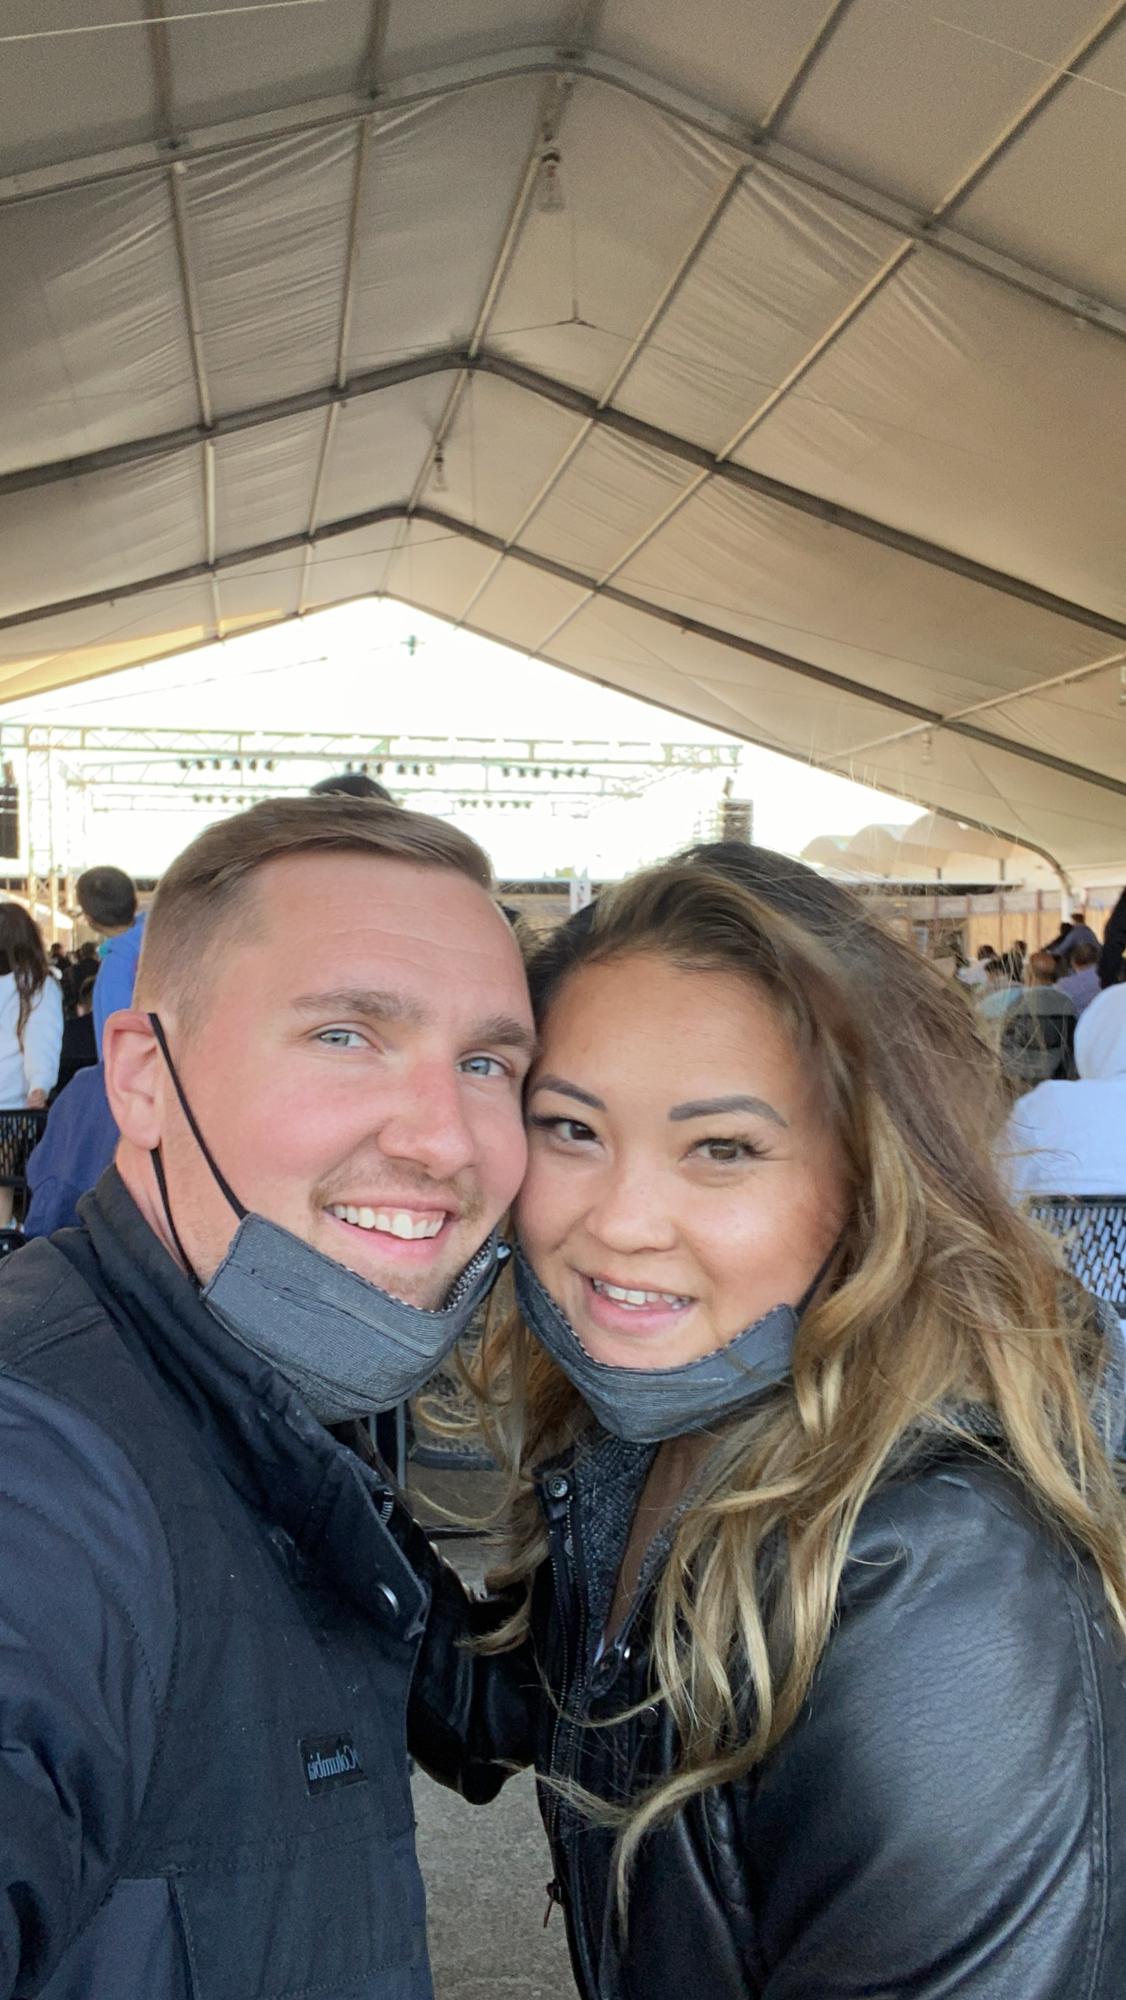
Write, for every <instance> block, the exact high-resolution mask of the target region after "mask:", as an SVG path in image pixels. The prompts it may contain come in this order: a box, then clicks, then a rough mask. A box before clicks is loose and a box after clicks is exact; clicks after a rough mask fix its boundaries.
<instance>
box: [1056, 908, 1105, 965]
mask: <svg viewBox="0 0 1126 2000" xmlns="http://www.w3.org/2000/svg"><path fill="white" fill-rule="evenodd" d="M1077 944H1093V945H1094V947H1095V950H1096V952H1097V951H1098V949H1099V941H1098V938H1097V937H1096V936H1095V933H1094V931H1093V930H1092V929H1091V926H1090V924H1089V923H1088V922H1087V912H1086V911H1085V910H1073V911H1072V912H1071V916H1070V919H1069V920H1068V921H1067V922H1066V923H1064V924H1061V925H1060V929H1059V933H1058V935H1057V936H1056V937H1054V938H1053V939H1052V941H1051V943H1050V944H1046V945H1045V946H1044V950H1045V951H1046V952H1050V953H1051V956H1052V957H1053V958H1054V959H1055V960H1056V961H1057V963H1058V965H1059V967H1060V969H1061V971H1063V972H1067V971H1068V970H1069V968H1070V966H1071V960H1072V954H1073V952H1074V950H1075V947H1076V945H1077Z"/></svg>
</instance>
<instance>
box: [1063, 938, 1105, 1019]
mask: <svg viewBox="0 0 1126 2000" xmlns="http://www.w3.org/2000/svg"><path fill="white" fill-rule="evenodd" d="M1098 967H1099V946H1098V945H1097V944H1092V943H1090V942H1089V941H1088V940H1087V939H1086V938H1080V939H1079V942H1078V944H1075V945H1073V946H1072V948H1071V971H1070V972H1065V974H1064V976H1063V978H1062V979H1057V981H1056V992H1057V993H1066V995H1067V997H1068V999H1069V1000H1071V1001H1073V1002H1074V1005H1075V1011H1076V1013H1077V1014H1082V1012H1083V1010H1084V1008H1085V1007H1089V1006H1090V1004H1091V1002H1092V1000H1096V999H1097V998H1098V996H1099V994H1100V993H1101V992H1102V987H1101V986H1100V984H1099V971H1098Z"/></svg>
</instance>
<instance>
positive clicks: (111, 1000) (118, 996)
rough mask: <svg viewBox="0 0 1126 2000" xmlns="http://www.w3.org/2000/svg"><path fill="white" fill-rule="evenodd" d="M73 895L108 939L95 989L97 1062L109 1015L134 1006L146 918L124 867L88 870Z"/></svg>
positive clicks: (86, 914) (87, 915)
mask: <svg viewBox="0 0 1126 2000" xmlns="http://www.w3.org/2000/svg"><path fill="white" fill-rule="evenodd" d="M74 893H75V896H76V897H77V899H78V906H79V908H80V910H81V911H82V914H83V916H84V917H85V919H86V921H87V923H88V924H92V925H93V928H94V929H95V930H96V931H100V932H101V934H102V936H103V937H104V938H106V939H107V943H106V946H105V949H104V951H103V953H102V961H101V965H100V967H99V968H98V978H97V983H96V985H95V987H94V1038H95V1040H96V1042H97V1045H98V1057H99V1060H100V1058H101V1055H102V1042H103V1039H104V1031H105V1025H106V1022H107V1020H108V1019H109V1016H110V1015H111V1014H113V1013H116V1011H117V1009H118V1008H119V1007H130V1006H132V1004H133V986H134V982H135V980H136V977H137V961H138V959H139V958H140V955H141V939H142V937H143V936H144V929H145V919H144V914H143V912H142V913H141V914H140V915H138V912H137V891H136V889H135V888H134V886H133V882H132V879H131V877H130V876H128V875H127V874H126V873H125V870H124V869H123V868H109V867H106V868H87V869H86V871H85V873H84V874H82V875H80V876H79V878H78V880H77V882H76V883H75V885H74Z"/></svg>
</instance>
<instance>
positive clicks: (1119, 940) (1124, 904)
mask: <svg viewBox="0 0 1126 2000" xmlns="http://www.w3.org/2000/svg"><path fill="white" fill-rule="evenodd" d="M1124 958H1126V889H1123V891H1122V894H1121V895H1120V896H1119V898H1118V901H1117V902H1116V904H1115V906H1114V908H1113V910H1112V911H1111V913H1110V915H1109V917H1108V918H1107V920H1106V929H1105V931H1104V932H1103V942H1102V949H1101V950H1100V952H1099V985H1100V986H1117V985H1118V983H1119V980H1120V979H1121V978H1122V964H1123V959H1124Z"/></svg>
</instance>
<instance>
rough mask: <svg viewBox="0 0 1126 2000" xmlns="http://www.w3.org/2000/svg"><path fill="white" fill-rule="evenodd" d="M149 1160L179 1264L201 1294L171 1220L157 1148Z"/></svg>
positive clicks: (170, 1207)
mask: <svg viewBox="0 0 1126 2000" xmlns="http://www.w3.org/2000/svg"><path fill="white" fill-rule="evenodd" d="M149 1158H150V1160H151V1161H152V1170H153V1173H154V1174H155V1175H156V1184H157V1187H158V1188H159V1189H160V1199H161V1203H162V1205H163V1208H164V1219H165V1221H166V1222H167V1224H168V1227H169V1229H170V1231H171V1232H172V1241H173V1243H174V1244H175V1245H176V1251H177V1254H178V1256H179V1259H180V1262H181V1264H182V1265H183V1266H184V1269H185V1271H186V1272H187V1274H188V1276H189V1278H190V1279H191V1281H192V1284H193V1285H194V1286H195V1288H196V1291H197V1292H201V1291H202V1290H203V1286H202V1284H201V1283H200V1280H199V1276H198V1273H197V1271H196V1268H195V1265H194V1264H193V1263H192V1260H191V1258H190V1257H189V1256H188V1253H187V1251H186V1250H185V1248H184V1246H183V1244H182V1243H181V1241H180V1232H179V1230H178V1229H177V1227H176V1224H175V1222H174V1221H173V1218H172V1204H171V1202H170V1201H169V1199H168V1180H167V1177H166V1175H165V1172H164V1161H163V1159H162V1158H161V1152H160V1147H159V1146H153V1147H152V1149H151V1151H150V1153H149Z"/></svg>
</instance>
